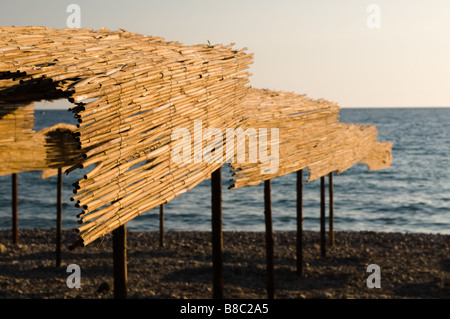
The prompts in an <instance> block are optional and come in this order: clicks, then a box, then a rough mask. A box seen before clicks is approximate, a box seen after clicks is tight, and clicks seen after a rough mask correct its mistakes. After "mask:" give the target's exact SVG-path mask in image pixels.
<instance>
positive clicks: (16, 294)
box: [0, 229, 450, 299]
mask: <svg viewBox="0 0 450 319" xmlns="http://www.w3.org/2000/svg"><path fill="white" fill-rule="evenodd" d="M55 236H56V232H55V229H21V230H20V231H19V243H18V244H17V245H14V244H12V243H11V231H10V230H0V298H2V299H73V298H81V299H112V298H114V295H113V285H114V282H113V265H112V236H106V237H104V238H102V239H100V240H97V241H95V242H93V243H91V244H89V245H88V246H86V247H80V248H77V249H75V250H72V251H70V250H69V249H68V247H69V246H70V245H71V244H73V243H74V242H75V240H76V239H77V237H76V234H75V233H74V231H73V230H63V234H62V244H63V246H62V263H61V266H59V267H56V265H55ZM264 236H265V235H264V233H263V232H224V240H223V243H224V297H225V298H227V299H264V298H266V297H267V291H266V264H265V262H266V259H265V237H264ZM295 243H296V235H295V232H275V233H274V258H275V259H274V261H275V297H276V298H277V299H323V298H325V299H404V298H409V299H411V298H413V299H448V298H450V235H441V234H416V233H387V232H344V231H338V232H335V245H334V246H333V247H329V246H328V245H327V253H326V256H325V257H321V256H320V245H319V243H320V239H319V233H318V232H313V231H306V232H305V235H304V248H303V254H304V271H303V274H302V276H299V275H298V274H297V273H296V259H295V258H296V257H295V256H296V248H295V247H296V246H295ZM127 248H128V251H127V267H128V298H129V299H147V298H152V299H153V298H156V299H211V298H212V260H211V233H210V232H195V231H168V232H166V233H165V243H164V247H160V245H159V233H158V232H135V231H128V232H127ZM69 264H77V265H79V267H80V270H81V277H80V281H81V287H80V288H69V287H68V286H67V278H68V276H69V275H70V273H69V272H67V266H68V265H69ZM370 264H376V265H378V266H379V267H380V275H381V278H380V284H381V287H380V288H369V287H368V286H367V278H368V277H369V276H370V275H371V273H369V272H367V267H368V266H369V265H370Z"/></svg>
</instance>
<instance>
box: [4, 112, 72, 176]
mask: <svg viewBox="0 0 450 319" xmlns="http://www.w3.org/2000/svg"><path fill="white" fill-rule="evenodd" d="M0 114H3V116H2V117H1V118H0V154H2V158H1V159H2V161H1V162H0V176H2V175H8V174H12V173H19V172H21V171H32V170H43V171H44V173H43V178H47V177H49V176H52V175H55V174H57V169H58V168H60V167H61V168H63V167H69V166H70V165H72V158H74V157H75V156H77V155H78V154H79V150H78V149H77V144H76V143H75V141H74V139H73V137H72V133H73V131H74V130H75V129H76V127H75V126H74V125H69V124H57V125H54V126H52V127H49V128H46V129H43V130H40V131H38V132H35V131H33V130H32V127H33V125H34V115H33V114H34V109H33V105H32V104H18V105H12V104H8V105H4V104H0Z"/></svg>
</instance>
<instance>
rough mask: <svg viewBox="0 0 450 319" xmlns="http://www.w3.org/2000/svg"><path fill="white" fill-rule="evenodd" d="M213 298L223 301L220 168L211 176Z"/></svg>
mask: <svg viewBox="0 0 450 319" xmlns="http://www.w3.org/2000/svg"><path fill="white" fill-rule="evenodd" d="M211 215H212V216H211V224H212V225H211V226H212V261H213V298H214V299H223V234H222V168H218V169H217V170H215V171H214V172H213V173H212V174H211Z"/></svg>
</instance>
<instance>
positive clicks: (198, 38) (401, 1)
mask: <svg viewBox="0 0 450 319" xmlns="http://www.w3.org/2000/svg"><path fill="white" fill-rule="evenodd" d="M70 4H77V5H78V6H79V8H80V16H79V17H80V26H81V27H82V28H92V29H94V30H97V29H100V28H103V27H106V28H108V29H110V30H118V29H125V30H127V31H131V32H137V33H141V34H146V35H152V36H160V37H163V38H165V39H166V40H170V41H178V42H181V43H184V44H185V45H192V44H198V43H207V42H208V41H209V42H210V43H211V44H230V43H235V45H234V48H236V49H241V48H244V47H246V48H248V50H247V52H249V53H253V54H254V63H253V64H252V65H251V67H250V72H251V73H252V75H251V77H250V85H251V86H253V87H255V88H267V89H272V90H282V91H289V92H294V93H298V94H307V95H308V96H309V97H311V98H324V99H326V100H329V101H334V102H337V103H338V104H339V106H341V107H343V108H347V107H441V106H450V89H449V84H450V1H449V0H428V1H426V0H387V1H384V0H371V1H365V0H314V1H310V0H308V1H307V0H296V1H288V0H276V1H274V0H272V1H267V0H258V1H256V0H239V1H236V0H228V1H224V0H222V1H216V0H194V1H189V0H184V1H181V0H179V1H175V0H164V1H134V0H129V1H117V0H109V1H106V0H96V1H82V0H70V1H62V0H59V1H48V0H40V1H23V0H14V1H2V2H1V4H0V25H2V26H11V25H15V26H27V25H40V26H45V27H50V28H65V27H67V26H68V25H67V18H68V17H69V16H70V15H71V14H72V11H70V12H67V7H68V6H69V5H70ZM55 103H56V104H57V103H58V102H55ZM46 106H49V102H47V104H46ZM41 107H42V106H41ZM49 107H50V108H55V107H53V106H49ZM49 107H47V108H49ZM56 107H58V106H56ZM37 108H39V106H38V107H37ZM44 108H45V106H44ZM64 108H67V106H64Z"/></svg>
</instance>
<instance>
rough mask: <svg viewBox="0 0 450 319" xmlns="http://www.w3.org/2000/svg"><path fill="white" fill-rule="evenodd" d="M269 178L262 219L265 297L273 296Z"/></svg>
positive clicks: (271, 297) (265, 186)
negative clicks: (264, 231) (264, 239)
mask: <svg viewBox="0 0 450 319" xmlns="http://www.w3.org/2000/svg"><path fill="white" fill-rule="evenodd" d="M270 192H271V185H270V179H269V180H265V181H264V219H265V223H266V264H267V298H268V299H274V298H275V284H274V282H275V280H274V269H273V268H274V266H273V232H272V200H271V194H270Z"/></svg>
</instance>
